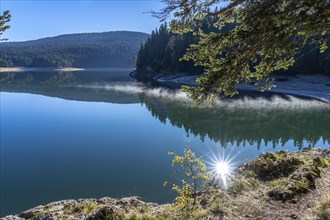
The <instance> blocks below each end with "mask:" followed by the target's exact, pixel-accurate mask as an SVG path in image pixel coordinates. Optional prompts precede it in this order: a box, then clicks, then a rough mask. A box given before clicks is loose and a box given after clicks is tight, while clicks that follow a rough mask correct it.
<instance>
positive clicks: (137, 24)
mask: <svg viewBox="0 0 330 220" xmlns="http://www.w3.org/2000/svg"><path fill="white" fill-rule="evenodd" d="M0 7H1V8H0V9H1V12H2V11H4V10H10V11H11V15H12V20H11V22H10V25H11V28H10V29H9V30H8V31H7V32H5V34H4V37H6V38H9V39H10V41H24V40H33V39H38V38H42V37H50V36H56V35H60V34H68V33H84V32H104V31H115V30H131V31H141V32H146V33H150V32H151V31H152V30H153V29H155V28H156V27H158V26H159V24H160V23H159V21H158V20H157V19H156V18H153V17H152V16H151V14H149V13H145V12H148V11H151V10H159V9H161V8H162V7H163V4H162V3H161V1H160V0H147V1H144V0H124V1H120V0H99V1H96V0H83V1H82V0H62V1H58V0H34V1H30V0H0Z"/></svg>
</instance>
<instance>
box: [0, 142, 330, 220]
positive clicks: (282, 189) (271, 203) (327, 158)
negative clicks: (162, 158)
mask: <svg viewBox="0 0 330 220" xmlns="http://www.w3.org/2000/svg"><path fill="white" fill-rule="evenodd" d="M329 165H330V149H329V148H328V149H316V148H314V149H303V150H302V151H299V152H287V151H279V152H276V153H264V154H262V155H260V156H259V157H258V158H257V159H255V160H253V161H250V162H248V163H246V164H244V165H242V166H240V167H239V168H238V170H237V172H236V174H235V175H234V176H233V177H232V178H231V179H230V180H229V181H228V186H229V187H228V189H224V188H223V187H221V186H219V185H217V184H209V185H207V186H205V187H204V188H203V190H202V191H201V192H200V193H199V194H198V200H197V201H198V202H197V204H196V206H195V207H193V208H190V209H188V210H187V209H183V208H182V207H180V206H179V205H178V204H174V203H173V204H163V205H159V204H156V203H146V202H143V201H142V200H141V199H140V198H139V197H135V196H133V197H127V198H122V199H119V200H117V199H113V198H110V197H104V198H100V199H79V200H63V201H58V202H53V203H50V204H47V205H40V206H37V207H35V208H32V209H29V210H27V211H24V212H22V213H20V214H17V215H10V216H6V217H3V218H1V219H2V220H14V219H16V220H18V219H32V220H51V219H53V220H57V219H86V220H94V219H158V220H161V219H164V220H165V219H166V220H170V219H196V220H197V219H321V220H326V219H330V166H329Z"/></svg>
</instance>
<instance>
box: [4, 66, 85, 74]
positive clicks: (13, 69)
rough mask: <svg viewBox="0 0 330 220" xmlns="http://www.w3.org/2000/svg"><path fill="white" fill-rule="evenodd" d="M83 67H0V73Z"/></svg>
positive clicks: (72, 69)
mask: <svg viewBox="0 0 330 220" xmlns="http://www.w3.org/2000/svg"><path fill="white" fill-rule="evenodd" d="M83 70H85V69H83V68H73V67H64V68H51V67H50V68H33V67H0V73H5V72H11V73H19V72H27V71H62V72H73V71H83Z"/></svg>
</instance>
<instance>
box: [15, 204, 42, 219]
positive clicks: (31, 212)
mask: <svg viewBox="0 0 330 220" xmlns="http://www.w3.org/2000/svg"><path fill="white" fill-rule="evenodd" d="M38 214H40V206H38V208H32V209H29V210H26V211H24V212H22V213H20V214H19V215H18V217H21V218H24V219H29V218H32V217H35V216H36V215H38Z"/></svg>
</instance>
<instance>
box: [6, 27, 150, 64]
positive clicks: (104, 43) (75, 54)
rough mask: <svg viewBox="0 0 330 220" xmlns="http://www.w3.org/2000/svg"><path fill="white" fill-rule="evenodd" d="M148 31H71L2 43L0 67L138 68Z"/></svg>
mask: <svg viewBox="0 0 330 220" xmlns="http://www.w3.org/2000/svg"><path fill="white" fill-rule="evenodd" d="M147 37H148V34H145V33H140V32H130V31H114V32H104V33H83V34H67V35H60V36H56V37H49V38H42V39H39V40H33V41H25V42H3V43H0V51H1V56H0V67H12V66H13V67H15V66H17V67H134V64H135V61H136V54H137V52H138V50H139V46H140V43H141V42H144V41H145V40H146V39H147Z"/></svg>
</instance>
